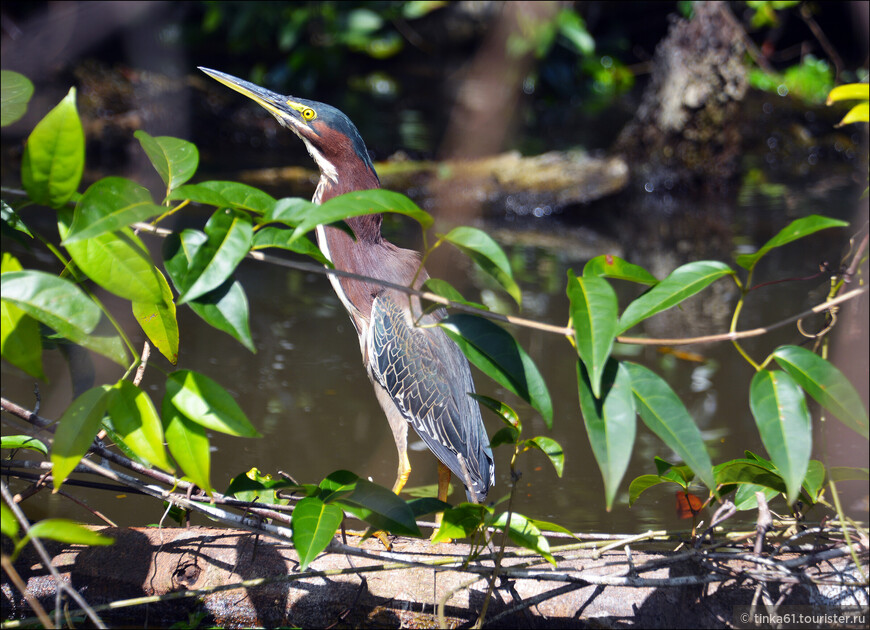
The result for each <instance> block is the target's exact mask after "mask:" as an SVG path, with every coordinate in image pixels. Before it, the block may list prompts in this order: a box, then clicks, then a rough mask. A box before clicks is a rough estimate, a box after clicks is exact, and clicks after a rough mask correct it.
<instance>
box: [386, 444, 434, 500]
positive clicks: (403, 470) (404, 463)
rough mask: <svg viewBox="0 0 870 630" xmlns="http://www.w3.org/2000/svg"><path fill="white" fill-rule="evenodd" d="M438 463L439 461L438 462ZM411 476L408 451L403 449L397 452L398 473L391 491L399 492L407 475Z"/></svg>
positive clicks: (406, 480)
mask: <svg viewBox="0 0 870 630" xmlns="http://www.w3.org/2000/svg"><path fill="white" fill-rule="evenodd" d="M439 463H440V462H439ZM410 476H411V462H410V461H408V452H407V451H405V452H403V453H400V454H399V473H398V475H397V476H396V483H394V484H393V492H394V493H395V494H399V493H401V492H402V488H404V487H405V484H406V483H408V477H410Z"/></svg>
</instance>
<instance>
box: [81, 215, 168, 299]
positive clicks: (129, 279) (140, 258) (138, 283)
mask: <svg viewBox="0 0 870 630" xmlns="http://www.w3.org/2000/svg"><path fill="white" fill-rule="evenodd" d="M66 249H67V251H68V252H69V253H70V257H72V259H73V261H74V262H75V264H76V265H77V266H78V267H79V269H81V270H82V271H83V272H84V273H85V274H86V275H87V276H88V277H89V278H90V279H91V280H93V281H94V282H96V283H97V284H98V285H100V286H101V287H103V288H104V289H105V290H106V291H109V292H111V293H114V294H115V295H117V296H119V297H122V298H124V299H125V300H130V301H132V302H149V303H154V302H158V301H160V300H162V299H163V290H162V285H161V282H160V278H159V274H160V272H159V271H158V270H157V268H156V267H155V266H154V262H153V261H152V260H151V256H150V254H149V253H148V249H147V248H146V247H145V245H144V244H143V243H142V241H141V240H139V237H138V236H136V235H135V234H134V233H133V231H132V230H131V229H130V228H124V229H122V230H119V231H117V232H108V233H104V234H101V235H99V236H95V237H93V238H89V239H87V240H84V241H75V242H73V243H67V245H66Z"/></svg>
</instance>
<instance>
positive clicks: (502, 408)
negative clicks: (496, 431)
mask: <svg viewBox="0 0 870 630" xmlns="http://www.w3.org/2000/svg"><path fill="white" fill-rule="evenodd" d="M469 396H471V397H472V398H474V400H476V401H477V402H479V403H480V404H481V405H483V406H484V407H486V408H488V409H490V410H491V411H493V412H494V413H495V414H496V415H497V416H499V417H500V418H501V419H502V420H503V421H504V423H505V424H506V425H507V426H508V427H510V428H512V429H516V430H517V431H518V432H519V431H522V430H523V424H522V422H520V417H519V415H517V412H516V411H514V410H513V408H512V407H511V406H510V405H508V404H507V403H504V402H502V401H500V400H496V399H495V398H490V397H489V396H483V395H482V394H469Z"/></svg>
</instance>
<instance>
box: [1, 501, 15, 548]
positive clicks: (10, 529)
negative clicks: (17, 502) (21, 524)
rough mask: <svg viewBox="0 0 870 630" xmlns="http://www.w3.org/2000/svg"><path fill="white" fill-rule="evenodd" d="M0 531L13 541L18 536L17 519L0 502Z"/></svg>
mask: <svg viewBox="0 0 870 630" xmlns="http://www.w3.org/2000/svg"><path fill="white" fill-rule="evenodd" d="M0 533H2V534H3V535H4V536H9V538H11V539H12V540H13V541H15V539H16V538H17V536H18V519H16V518H15V515H14V514H13V513H12V510H10V509H9V508H8V507H6V504H5V503H0Z"/></svg>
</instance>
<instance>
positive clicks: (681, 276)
mask: <svg viewBox="0 0 870 630" xmlns="http://www.w3.org/2000/svg"><path fill="white" fill-rule="evenodd" d="M729 274H732V275H733V274H734V271H733V270H732V269H731V267H729V266H728V265H726V264H725V263H722V262H718V261H714V260H700V261H697V262H691V263H688V264H686V265H683V266H682V267H679V268H677V269H675V270H674V271H672V272H671V274H670V275H669V276H668V277H667V278H665V279H664V280H662V281H661V282H659V283H658V284H656V285H655V286H654V287H653V288H651V289H650V290H649V291H647V292H646V293H644V294H643V295H641V296H640V297H639V298H637V299H636V300H634V301H633V302H632V303H631V304H629V305H628V307H626V309H625V311H624V312H623V313H622V317H620V318H619V331H618V334H622V333H624V332H625V331H626V330H628V329H630V328H632V327H633V326H635V325H636V324H638V323H640V322H642V321H643V320H645V319H646V318H647V317H651V316H652V315H655V314H656V313H659V312H661V311H664V310H667V309H669V308H671V307H673V306H676V305H677V304H679V303H680V302H682V301H683V300H685V299H687V298H689V297H691V296H693V295H695V294H696V293H698V292H699V291H702V290H703V289H705V288H706V287H707V286H709V285H710V284H712V283H713V282H715V281H716V280H718V279H719V278H721V277H722V276H726V275H729Z"/></svg>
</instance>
